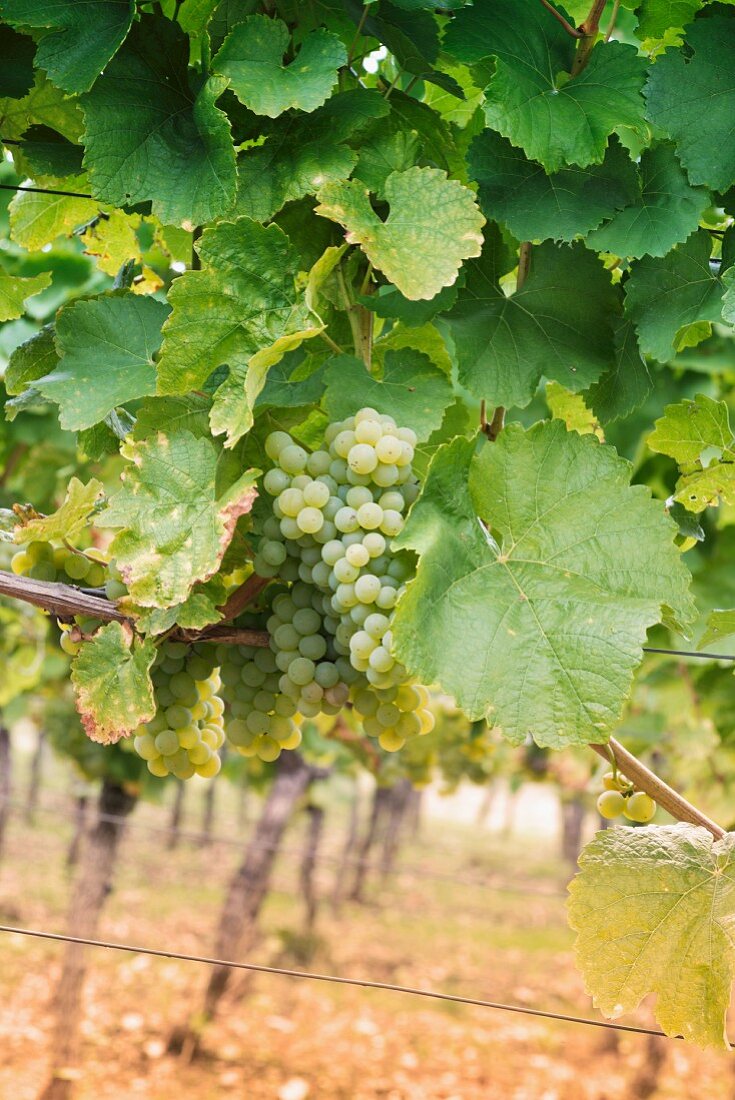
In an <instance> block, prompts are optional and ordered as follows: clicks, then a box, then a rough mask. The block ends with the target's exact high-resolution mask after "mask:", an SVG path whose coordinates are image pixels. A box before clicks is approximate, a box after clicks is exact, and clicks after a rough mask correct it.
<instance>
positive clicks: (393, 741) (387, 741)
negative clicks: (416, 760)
mask: <svg viewBox="0 0 735 1100" xmlns="http://www.w3.org/2000/svg"><path fill="white" fill-rule="evenodd" d="M378 744H379V745H380V747H381V749H384V750H385V751H386V752H398V750H399V749H402V748H403V746H404V745H405V744H406V742H405V740H404V738H403V737H401V736H400V734H399V733H398V731H397V730H383V731H382V733H381V734H380V735H379V737H378Z"/></svg>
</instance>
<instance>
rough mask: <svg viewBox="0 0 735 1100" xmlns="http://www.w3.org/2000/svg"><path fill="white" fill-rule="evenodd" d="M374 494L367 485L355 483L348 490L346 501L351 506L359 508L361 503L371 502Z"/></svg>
mask: <svg viewBox="0 0 735 1100" xmlns="http://www.w3.org/2000/svg"><path fill="white" fill-rule="evenodd" d="M372 500H373V494H372V493H371V492H370V490H369V489H368V488H367V487H366V486H365V485H353V486H352V487H351V488H350V489H348V490H347V494H346V496H345V501H346V503H347V504H349V506H350V508H359V507H360V505H361V504H371V503H372Z"/></svg>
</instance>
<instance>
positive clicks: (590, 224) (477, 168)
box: [468, 130, 638, 251]
mask: <svg viewBox="0 0 735 1100" xmlns="http://www.w3.org/2000/svg"><path fill="white" fill-rule="evenodd" d="M468 159H469V167H470V174H471V176H472V177H473V179H476V180H477V182H478V183H479V185H480V188H479V195H480V203H481V205H482V209H483V210H484V212H485V213H486V214H487V216H488V217H490V218H494V219H495V220H496V221H499V222H502V223H503V224H504V225H507V226H508V228H509V229H510V231H511V233H513V234H514V235H515V236H516V237H517V238H518V240H520V241H528V240H542V241H543V240H547V239H549V238H552V239H553V240H558V241H571V240H573V239H574V238H575V237H577V236H579V235H584V234H586V233H589V232H590V230H592V229H595V228H596V227H597V226H598V225H599V224H600V223H601V222H602V221H604V219H605V218H609V217H611V216H612V215H613V214H614V213H615V211H616V210H620V209H621V208H622V207H625V206H628V205H629V204H630V203H633V202H634V201H635V199H636V195H637V192H638V181H637V178H636V171H635V167H634V165H633V163H632V161H631V159H630V157H629V156H628V154H627V153H626V152H625V150H624V149H623V147H622V146H621V145H620V144H619V142H617V141H616V142H612V143H611V144H610V146H609V148H608V149H607V152H606V153H605V159H604V161H603V162H602V164H600V165H592V166H590V167H588V168H578V167H570V168H562V169H560V171H558V172H552V173H551V175H547V173H546V172H545V171H544V168H543V166H542V165H540V164H537V163H536V162H535V161H532V160H529V159H528V158H527V157H526V156H525V155H524V153H523V150H522V149H516V148H515V147H514V146H513V145H511V143H510V142H509V141H508V140H507V139H506V138H504V137H501V135H500V134H497V133H495V132H494V131H493V130H483V132H482V133H481V134H479V135H478V136H477V137H476V138H475V139H474V141H473V142H472V145H471V146H470V151H469V157H468ZM600 251H601V250H600Z"/></svg>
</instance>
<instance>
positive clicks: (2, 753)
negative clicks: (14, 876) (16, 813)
mask: <svg viewBox="0 0 735 1100" xmlns="http://www.w3.org/2000/svg"><path fill="white" fill-rule="evenodd" d="M12 789H13V757H12V752H11V748H10V730H9V729H8V728H7V726H5V725H2V724H0V859H2V855H3V848H4V845H5V831H6V829H7V827H8V819H9V818H10V798H11V795H12Z"/></svg>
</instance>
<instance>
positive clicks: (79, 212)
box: [9, 175, 100, 250]
mask: <svg viewBox="0 0 735 1100" xmlns="http://www.w3.org/2000/svg"><path fill="white" fill-rule="evenodd" d="M49 182H50V183H51V184H57V187H56V188H54V190H56V189H63V190H66V191H79V192H80V193H81V194H83V195H84V194H86V193H87V181H86V177H85V176H83V175H82V176H72V177H69V178H67V179H65V180H64V181H63V184H62V182H61V181H57V180H52V181H47V180H44V183H49ZM99 208H100V204H99V203H98V202H96V201H95V200H94V199H84V198H75V197H72V196H70V195H49V194H40V193H39V192H36V191H19V192H18V193H17V194H16V195H14V196H13V198H12V200H11V202H10V207H9V213H10V236H11V237H12V239H13V240H14V241H16V242H17V243H18V244H19V245H22V246H23V248H28V249H31V250H33V249H38V248H43V247H44V245H47V244H52V243H53V242H54V241H55V240H56V238H57V237H60V236H70V235H71V233H72V231H73V230H74V229H76V228H77V226H79V225H84V224H85V223H86V222H89V221H91V219H92V218H94V217H95V216H96V215H97V213H98V212H99Z"/></svg>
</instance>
